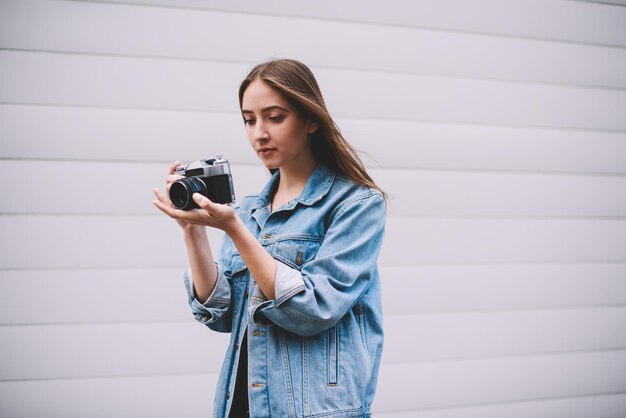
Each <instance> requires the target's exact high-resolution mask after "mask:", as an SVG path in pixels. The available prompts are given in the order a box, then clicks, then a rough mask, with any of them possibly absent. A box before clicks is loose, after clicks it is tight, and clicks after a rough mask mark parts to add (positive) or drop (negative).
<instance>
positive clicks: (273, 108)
mask: <svg viewBox="0 0 626 418" xmlns="http://www.w3.org/2000/svg"><path fill="white" fill-rule="evenodd" d="M276 109H278V110H282V111H283V112H289V111H288V110H287V109H285V108H284V107H281V106H278V105H274V106H267V107H264V108H263V109H261V113H265V112H269V111H270V110H276ZM241 113H242V114H246V113H252V114H254V112H253V111H252V110H247V109H242V110H241Z"/></svg>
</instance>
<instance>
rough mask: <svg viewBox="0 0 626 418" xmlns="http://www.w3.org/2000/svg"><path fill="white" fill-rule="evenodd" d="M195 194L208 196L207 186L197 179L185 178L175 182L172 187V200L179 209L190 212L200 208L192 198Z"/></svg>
mask: <svg viewBox="0 0 626 418" xmlns="http://www.w3.org/2000/svg"><path fill="white" fill-rule="evenodd" d="M194 193H200V194H201V195H203V196H206V195H207V193H206V185H205V184H204V182H203V181H202V180H200V179H198V178H196V177H191V178H184V179H180V180H177V181H175V182H174V183H172V186H171V187H170V200H171V201H172V204H173V205H174V206H176V207H177V208H178V209H183V210H189V209H194V208H198V207H199V206H198V205H197V204H196V202H194V200H193V199H192V198H191V196H193V194H194Z"/></svg>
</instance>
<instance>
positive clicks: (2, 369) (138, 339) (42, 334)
mask: <svg viewBox="0 0 626 418" xmlns="http://www.w3.org/2000/svg"><path fill="white" fill-rule="evenodd" d="M112 303H113V304H114V303H115V302H114V301H112ZM145 305H147V306H144V309H159V307H158V306H157V305H152V304H151V303H150V301H146V303H145ZM151 305H152V307H151ZM42 313H43V312H42ZM229 338H230V334H227V333H219V332H214V331H211V330H209V329H208V328H206V327H205V326H204V325H202V324H200V323H197V322H195V321H193V320H191V319H190V320H189V321H187V322H184V323H152V324H146V323H144V324H98V325H94V324H86V325H44V326H36V325H35V326H25V327H19V326H6V327H0V340H2V341H4V343H3V344H2V348H0V351H1V352H2V358H3V359H5V360H6V361H3V363H2V365H0V380H33V379H55V378H75V377H92V376H94V377H115V376H122V375H148V374H179V373H198V372H219V369H220V367H221V365H222V361H223V360H224V354H225V353H226V347H227V345H228V340H229Z"/></svg>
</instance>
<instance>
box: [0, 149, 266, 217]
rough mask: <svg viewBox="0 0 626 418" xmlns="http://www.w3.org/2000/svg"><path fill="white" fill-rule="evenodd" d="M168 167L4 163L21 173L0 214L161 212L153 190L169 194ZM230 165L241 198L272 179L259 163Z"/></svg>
mask: <svg viewBox="0 0 626 418" xmlns="http://www.w3.org/2000/svg"><path fill="white" fill-rule="evenodd" d="M168 168H169V163H163V164H136V163H112V162H107V163H101V162H88V163H77V162H66V161H56V162H49V161H34V162H27V161H0V176H2V175H4V174H6V175H7V176H8V177H11V176H12V175H15V174H18V173H19V177H17V178H16V180H15V181H12V182H8V183H5V184H3V185H0V193H1V194H2V195H4V196H11V197H12V198H11V199H7V200H4V201H3V202H6V204H2V203H0V212H13V213H31V214H32V213H46V212H47V213H64V214H112V215H115V214H143V215H161V214H162V213H161V212H160V211H159V210H158V209H157V208H156V207H155V206H154V205H153V204H152V201H153V200H155V199H156V196H155V195H154V194H153V193H152V189H154V188H158V189H159V190H160V191H161V193H165V179H166V176H167V173H168ZM231 168H232V176H233V187H234V189H235V193H236V196H237V200H238V201H241V200H242V199H243V197H244V196H248V195H255V194H258V193H259V191H260V190H261V189H262V188H263V186H264V185H265V183H266V182H267V181H268V180H269V178H270V175H269V172H268V171H267V170H265V169H264V167H263V166H262V165H261V164H260V163H259V164H258V165H256V166H240V165H231ZM38 173H39V174H38ZM35 190H36V191H37V193H36V195H37V197H36V199H37V203H36V202H35V201H33V200H32V199H33V197H34V196H33V191H35ZM44 202H45V203H44ZM37 208H38V209H37ZM163 216H164V217H165V216H166V215H163Z"/></svg>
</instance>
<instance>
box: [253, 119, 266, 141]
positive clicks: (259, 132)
mask: <svg viewBox="0 0 626 418" xmlns="http://www.w3.org/2000/svg"><path fill="white" fill-rule="evenodd" d="M254 139H255V140H256V141H259V142H263V141H267V140H268V139H269V134H268V133H267V129H265V125H264V124H263V123H258V122H257V123H256V125H255V126H254Z"/></svg>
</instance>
